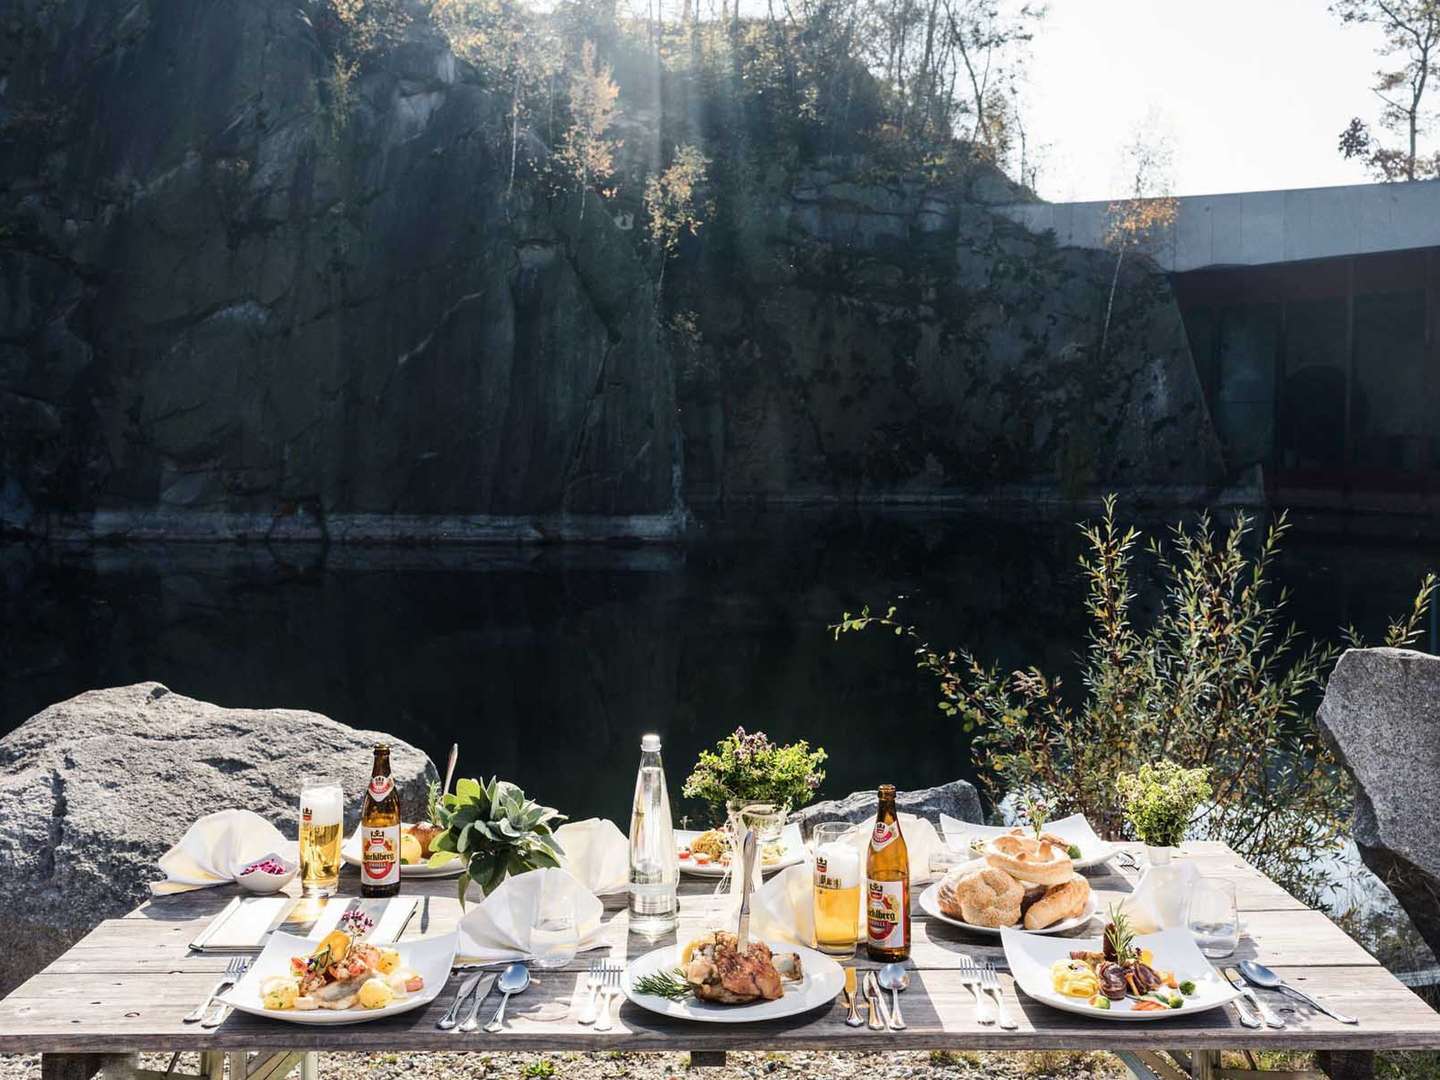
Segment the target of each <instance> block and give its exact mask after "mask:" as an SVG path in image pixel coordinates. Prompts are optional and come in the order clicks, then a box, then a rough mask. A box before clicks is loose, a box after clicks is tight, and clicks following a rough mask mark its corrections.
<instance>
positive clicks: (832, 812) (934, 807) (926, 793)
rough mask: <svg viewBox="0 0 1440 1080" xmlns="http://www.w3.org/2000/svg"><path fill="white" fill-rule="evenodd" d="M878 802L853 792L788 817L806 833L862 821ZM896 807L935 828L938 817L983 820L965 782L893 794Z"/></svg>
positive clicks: (865, 793)
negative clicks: (831, 823) (821, 825)
mask: <svg viewBox="0 0 1440 1080" xmlns="http://www.w3.org/2000/svg"><path fill="white" fill-rule="evenodd" d="M878 802H879V800H878V798H877V797H876V794H875V792H874V791H856V792H854V793H852V794H850V795H846V796H845V797H844V798H843V799H829V800H827V801H825V802H818V803H811V804H810V805H809V806H807V807H805V808H803V809H801V810H797V811H795V812H794V813H793V814H791V815H790V820H791V821H798V822H799V823H800V829H801V831H802V832H808V831H809V829H810V827H811V826H812V825H814V824H816V823H817V822H821V821H855V822H859V821H864V820H865V819H866V818H873V817H874V816H875V808H876V806H877V804H878ZM895 807H896V809H897V810H899V811H900V813H902V814H914V815H915V816H916V817H923V818H928V819H929V820H930V822H931V823H932V824H934V826H935V827H936V828H937V829H938V828H940V815H941V814H949V815H950V816H951V817H953V818H959V819H960V820H961V821H973V822H981V821H984V820H985V815H984V811H983V810H982V808H981V806H980V794H979V792H977V791H976V790H975V785H974V784H972V783H970V781H968V780H952V781H950V782H949V783H948V784H940V785H938V786H936V787H930V788H920V789H918V790H916V791H900V792H896V794H895Z"/></svg>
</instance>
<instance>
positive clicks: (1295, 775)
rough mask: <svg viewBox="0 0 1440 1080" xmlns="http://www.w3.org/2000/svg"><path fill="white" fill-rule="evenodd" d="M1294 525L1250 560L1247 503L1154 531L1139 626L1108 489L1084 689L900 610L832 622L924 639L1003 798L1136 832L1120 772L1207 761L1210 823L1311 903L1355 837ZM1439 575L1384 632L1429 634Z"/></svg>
mask: <svg viewBox="0 0 1440 1080" xmlns="http://www.w3.org/2000/svg"><path fill="white" fill-rule="evenodd" d="M1286 528H1287V525H1286V521H1285V518H1284V517H1283V516H1281V517H1280V518H1279V519H1278V520H1277V521H1276V522H1275V523H1274V524H1273V525H1272V526H1271V527H1270V528H1269V529H1268V530H1267V531H1266V533H1265V535H1264V538H1263V539H1262V540H1261V541H1260V544H1259V547H1258V550H1257V552H1256V553H1255V554H1254V555H1253V557H1252V556H1247V555H1246V554H1245V551H1244V545H1245V542H1246V539H1247V537H1249V535H1250V533H1251V525H1250V519H1249V518H1248V517H1246V516H1245V515H1243V514H1241V515H1238V516H1237V517H1236V519H1235V521H1234V524H1233V525H1231V526H1230V528H1229V529H1227V530H1225V531H1224V532H1217V531H1216V530H1214V529H1213V528H1212V526H1211V523H1210V519H1209V517H1208V516H1202V517H1201V518H1200V520H1199V522H1198V524H1196V525H1195V526H1194V527H1193V528H1186V527H1184V526H1180V525H1177V526H1175V527H1174V529H1173V530H1172V532H1171V535H1170V538H1169V540H1168V542H1167V543H1164V544H1161V543H1157V542H1153V541H1152V542H1151V543H1150V544H1149V551H1150V553H1151V555H1152V556H1153V558H1154V561H1155V563H1156V568H1157V571H1158V574H1159V578H1160V582H1161V584H1162V586H1163V593H1164V595H1163V602H1162V604H1161V606H1160V610H1159V612H1158V613H1157V614H1156V615H1155V616H1154V618H1153V619H1152V620H1151V621H1150V624H1149V625H1148V626H1147V627H1144V628H1141V627H1139V626H1137V625H1136V624H1135V622H1134V621H1133V620H1132V611H1131V607H1132V602H1133V600H1134V595H1133V593H1132V591H1131V584H1130V573H1131V568H1132V563H1133V560H1134V556H1135V549H1136V546H1137V544H1138V542H1139V534H1138V533H1137V532H1136V530H1135V529H1133V528H1131V529H1123V530H1122V529H1121V528H1120V527H1119V526H1118V525H1117V523H1116V520H1115V500H1114V497H1113V496H1111V497H1110V498H1108V499H1106V501H1105V512H1104V515H1103V517H1102V519H1101V521H1100V522H1099V524H1095V525H1086V526H1082V532H1083V534H1084V536H1085V540H1086V546H1087V548H1088V551H1087V552H1086V554H1084V555H1082V556H1081V559H1080V566H1081V568H1082V570H1083V572H1084V576H1085V579H1086V596H1085V608H1086V611H1087V612H1088V614H1089V616H1090V623H1091V628H1090V631H1089V634H1088V640H1087V642H1086V645H1085V650H1084V653H1083V656H1082V665H1081V668H1082V670H1081V680H1080V681H1081V684H1082V687H1083V691H1084V693H1083V697H1081V698H1080V699H1079V700H1072V699H1071V698H1070V697H1069V696H1067V694H1066V693H1065V692H1064V688H1062V686H1061V683H1060V680H1059V679H1054V678H1050V677H1049V676H1047V675H1045V674H1043V673H1042V672H1041V671H1039V670H1038V669H1036V668H1033V667H1032V668H1028V669H1026V670H1023V671H1014V672H1009V673H1005V672H1002V671H1000V670H999V669H998V668H997V667H995V666H993V665H992V666H989V667H987V666H985V665H984V664H982V663H981V662H980V661H979V660H977V659H976V657H975V656H974V655H973V654H972V653H970V652H968V651H966V650H964V649H952V650H947V651H941V650H938V649H935V648H932V647H931V646H930V645H928V644H927V643H926V642H925V641H924V639H923V638H922V636H921V634H920V633H919V631H918V630H917V629H916V628H915V627H913V626H908V625H906V624H905V623H904V622H903V621H901V619H900V617H899V616H898V614H897V611H896V609H895V608H894V607H891V608H890V609H889V610H888V611H887V612H886V613H885V614H884V615H872V614H871V613H870V610H869V609H868V608H866V609H865V610H863V611H862V612H861V613H860V614H859V615H852V614H850V613H849V612H846V613H845V614H844V616H843V617H842V618H841V621H840V622H839V623H838V624H836V625H835V626H833V627H831V629H832V630H833V631H834V633H835V636H836V637H837V638H838V637H839V636H840V635H841V634H842V633H847V632H853V631H859V630H863V629H866V628H867V627H872V626H881V627H885V628H887V629H889V630H890V631H891V632H893V633H896V634H901V635H905V636H908V637H909V638H910V639H911V640H912V641H913V642H914V643H915V646H916V647H915V656H916V662H917V666H918V667H919V668H920V670H922V671H924V672H926V673H928V674H929V675H931V676H932V677H934V678H935V680H936V682H937V684H938V687H939V691H940V708H941V710H942V711H944V712H945V713H946V714H947V715H949V716H952V717H955V718H956V719H957V720H959V721H960V722H961V723H962V724H964V726H965V727H966V728H967V729H973V730H975V731H976V732H977V735H976V738H975V742H974V746H975V749H976V752H977V754H978V755H979V764H980V765H981V766H982V768H984V769H985V773H986V775H985V780H986V782H987V784H988V786H989V787H990V789H991V791H992V793H993V794H994V795H995V796H997V797H999V796H1002V795H1006V794H1009V795H1013V796H1014V797H1015V798H1016V799H1017V801H1018V802H1019V803H1020V805H1024V803H1025V802H1026V801H1027V800H1029V799H1033V798H1036V797H1043V798H1045V799H1047V800H1048V801H1049V802H1050V803H1051V804H1053V808H1054V810H1055V812H1056V813H1061V814H1064V813H1074V812H1079V813H1083V814H1084V815H1085V816H1086V817H1087V818H1089V820H1090V822H1091V824H1092V825H1093V826H1094V827H1095V828H1096V829H1097V830H1098V831H1099V832H1100V833H1101V834H1102V835H1104V836H1106V837H1109V838H1112V839H1125V838H1133V836H1134V830H1133V826H1131V825H1130V823H1129V822H1128V821H1127V820H1126V816H1125V804H1124V801H1123V799H1122V795H1121V791H1120V788H1119V787H1118V786H1117V783H1116V781H1117V779H1118V778H1119V777H1120V776H1121V775H1122V774H1124V773H1129V772H1133V771H1134V770H1135V769H1136V768H1137V767H1139V766H1140V765H1142V764H1147V763H1151V762H1158V761H1161V760H1163V759H1169V760H1170V761H1172V762H1174V763H1175V764H1176V765H1179V766H1183V767H1185V768H1206V769H1208V770H1209V777H1210V780H1211V786H1212V787H1213V791H1212V793H1211V796H1210V798H1209V800H1208V801H1207V802H1206V803H1205V804H1204V806H1203V808H1202V809H1201V812H1200V814H1199V815H1198V817H1197V818H1196V820H1195V821H1194V822H1192V826H1193V829H1194V831H1195V833H1196V834H1197V835H1199V836H1202V837H1204V838H1207V839H1215V840H1222V841H1224V842H1225V843H1227V844H1229V845H1230V846H1231V847H1232V848H1233V849H1234V850H1235V851H1237V852H1239V853H1240V854H1241V855H1243V856H1244V857H1245V858H1247V859H1249V860H1250V861H1251V862H1253V863H1254V864H1255V865H1256V866H1257V867H1258V868H1259V869H1260V870H1261V871H1263V872H1264V873H1266V874H1269V875H1270V876H1271V877H1273V878H1274V879H1275V880H1277V881H1279V882H1280V883H1281V884H1283V885H1284V886H1286V887H1287V888H1289V889H1291V890H1292V891H1294V892H1295V893H1297V894H1298V895H1300V896H1301V897H1303V898H1306V899H1309V900H1314V899H1316V898H1317V896H1318V893H1319V891H1320V890H1321V888H1322V887H1323V886H1324V884H1325V878H1324V876H1323V874H1324V872H1323V870H1322V869H1321V867H1320V864H1319V863H1318V862H1317V860H1316V855H1317V854H1319V853H1321V852H1323V851H1328V850H1332V849H1334V848H1336V847H1337V846H1339V844H1340V843H1341V841H1342V839H1343V837H1344V835H1345V832H1346V824H1347V818H1348V814H1349V806H1350V800H1349V785H1348V780H1347V777H1346V775H1345V772H1344V770H1343V769H1342V768H1340V766H1339V763H1338V762H1337V760H1336V757H1335V755H1334V753H1333V751H1332V750H1331V749H1330V747H1329V746H1328V745H1327V744H1326V743H1325V742H1324V741H1323V740H1322V739H1321V738H1320V735H1319V732H1318V730H1317V728H1316V726H1315V723H1314V720H1313V716H1312V711H1311V707H1310V706H1312V705H1313V703H1314V699H1315V695H1316V693H1317V692H1318V691H1319V690H1320V688H1321V686H1322V684H1323V680H1324V679H1325V677H1326V675H1327V674H1328V672H1329V671H1330V668H1331V667H1332V666H1333V662H1334V659H1335V655H1336V649H1335V648H1334V646H1331V645H1328V644H1325V645H1322V644H1317V643H1313V642H1306V641H1304V640H1302V638H1301V635H1300V634H1299V632H1298V631H1297V630H1296V628H1295V627H1294V625H1293V624H1290V623H1288V622H1286V621H1284V620H1283V619H1282V614H1283V611H1284V608H1285V605H1286V600H1287V597H1286V594H1285V592H1284V591H1283V590H1279V591H1276V590H1274V589H1273V588H1272V587H1271V586H1270V584H1269V582H1268V580H1267V575H1268V573H1269V570H1270V568H1271V565H1272V563H1273V562H1274V559H1275V557H1276V556H1277V554H1278V552H1279V546H1280V541H1281V539H1282V538H1283V536H1284V534H1285V531H1286ZM1434 587H1435V582H1434V578H1433V576H1428V575H1427V577H1426V579H1425V582H1424V583H1423V584H1422V586H1421V590H1420V595H1419V596H1418V597H1417V600H1416V605H1415V609H1414V611H1412V612H1411V613H1410V614H1409V616H1408V617H1407V618H1406V619H1403V620H1400V621H1399V622H1397V623H1392V624H1391V627H1390V632H1389V634H1387V638H1386V641H1387V644H1406V643H1408V641H1409V640H1412V639H1413V637H1414V636H1415V634H1416V633H1418V630H1419V627H1420V626H1421V619H1420V614H1422V613H1423V612H1424V610H1425V608H1426V607H1427V606H1428V603H1429V598H1430V594H1431V592H1432V591H1433V589H1434Z"/></svg>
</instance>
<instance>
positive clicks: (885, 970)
mask: <svg viewBox="0 0 1440 1080" xmlns="http://www.w3.org/2000/svg"><path fill="white" fill-rule="evenodd" d="M880 985H881V986H883V987H884V988H885V989H886V990H889V991H890V1001H891V1005H890V1030H891V1031H904V1030H905V1020H904V1019H903V1018H902V1017H901V1015H900V991H901V990H904V989H905V988H906V987H907V986H909V985H910V973H909V972H908V971H906V970H905V965H904V964H886V965H885V966H884V967H882V968H881V969H880Z"/></svg>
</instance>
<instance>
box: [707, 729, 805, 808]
mask: <svg viewBox="0 0 1440 1080" xmlns="http://www.w3.org/2000/svg"><path fill="white" fill-rule="evenodd" d="M826 756H827V755H826V753H825V751H824V750H822V749H820V748H819V747H816V748H815V749H814V750H811V749H810V744H809V743H808V742H806V741H805V740H804V739H801V740H800V741H799V742H793V743H788V744H786V745H784V746H780V745H777V744H775V743H773V742H771V741H770V737H769V736H768V735H766V734H765V733H764V732H763V731H755V732H747V731H746V730H745V729H744V728H743V727H737V728H736V729H735V730H734V731H733V732H732V733H731V734H729V735H727V736H725V738H723V739H721V740H720V741H719V742H718V743H717V744H716V745H715V749H714V750H702V751H700V758H699V760H698V761H696V763H695V768H694V769H693V770H692V771H691V773H690V776H689V778H688V779H686V781H685V787H684V794H685V797H686V798H687V799H699V800H700V801H702V802H704V803H705V804H706V805H708V806H709V808H710V812H711V814H712V816H713V817H714V820H715V822H716V823H717V824H720V823H723V822H724V821H725V820H726V817H727V815H729V814H734V813H738V812H739V811H740V810H742V809H743V808H744V807H746V806H750V805H753V804H756V803H767V804H770V805H772V806H774V807H775V808H776V810H777V813H778V814H779V815H781V816H782V818H783V815H784V814H787V813H789V812H790V811H791V810H796V809H799V808H800V807H802V806H804V805H805V804H806V803H808V802H810V801H811V800H812V799H814V797H815V792H816V791H818V790H819V788H820V785H821V784H822V783H823V782H824V780H825V772H824V770H823V769H822V768H821V765H822V764H824V762H825V758H826Z"/></svg>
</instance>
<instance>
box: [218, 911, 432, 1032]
mask: <svg viewBox="0 0 1440 1080" xmlns="http://www.w3.org/2000/svg"><path fill="white" fill-rule="evenodd" d="M455 940H456V939H455V935H454V934H445V935H444V936H442V937H430V938H419V939H417V940H415V941H402V942H399V943H398V944H396V945H394V946H392V947H393V948H396V949H399V950H400V966H401V967H403V968H410V969H412V970H413V971H415V973H416V974H418V975H419V976H420V977H421V978H422V979H424V980H425V985H424V986H422V987H421V988H420V989H419V990H417V991H416V992H415V993H413V994H406V995H405V996H404V997H403V998H401V999H400V1000H398V1001H396V1002H395V1003H394V1004H391V1005H387V1006H385V1008H383V1009H343V1010H338V1011H337V1010H330V1009H267V1008H265V1006H264V1005H262V1004H261V1003H260V1001H261V998H260V986H261V984H262V983H264V981H265V980H266V979H268V978H271V977H272V976H275V975H288V974H290V958H291V957H292V956H309V955H310V954H311V953H312V952H314V951H315V942H313V941H310V940H309V939H308V938H301V937H295V936H293V935H291V934H282V933H279V932H278V931H277V932H276V933H274V934H271V935H270V940H269V942H268V943H267V944H266V946H265V949H264V951H263V952H261V953H260V955H259V956H257V957H256V958H255V960H254V962H253V963H251V965H250V969H249V970H248V971H246V972H245V974H244V975H243V976H241V978H240V981H239V982H237V983H236V984H235V985H234V986H232V987H231V988H230V989H229V990H227V991H225V993H223V994H221V995H220V1000H221V1001H223V1002H225V1004H227V1005H229V1006H231V1007H232V1008H234V1009H235V1010H236V1011H238V1012H244V1013H250V1014H251V1015H252V1016H268V1017H270V1018H271V1019H272V1020H282V1021H284V1022H285V1023H288V1024H363V1023H365V1022H366V1021H367V1020H380V1019H382V1018H383V1017H386V1016H398V1015H399V1014H400V1013H404V1012H409V1011H410V1010H411V1009H419V1008H422V1007H423V1006H425V1005H428V1004H429V1003H430V1002H432V1001H434V1000H435V999H436V998H437V997H439V996H440V991H442V990H444V989H445V982H446V980H447V979H449V978H450V965H451V964H452V963H454V961H455Z"/></svg>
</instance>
